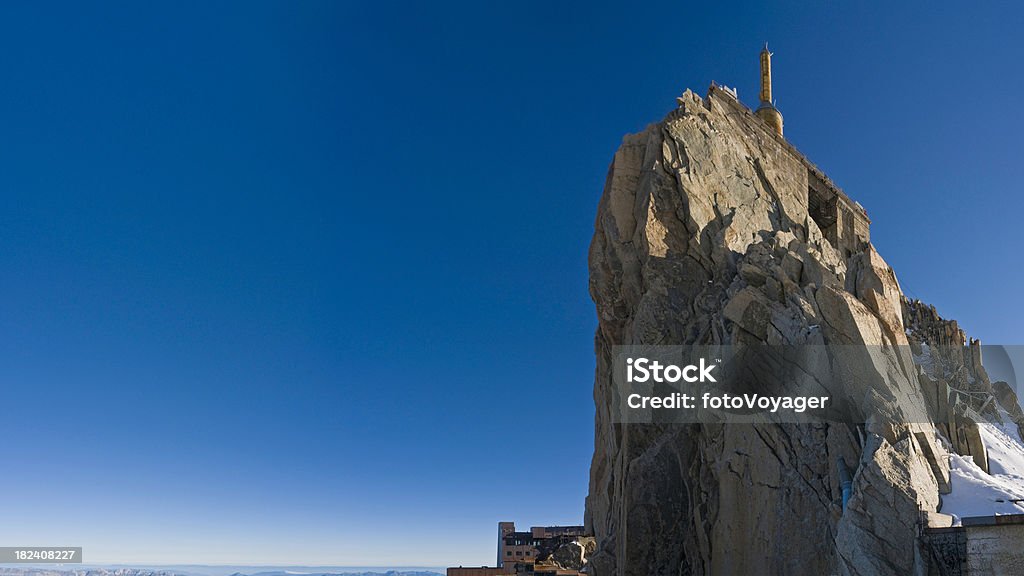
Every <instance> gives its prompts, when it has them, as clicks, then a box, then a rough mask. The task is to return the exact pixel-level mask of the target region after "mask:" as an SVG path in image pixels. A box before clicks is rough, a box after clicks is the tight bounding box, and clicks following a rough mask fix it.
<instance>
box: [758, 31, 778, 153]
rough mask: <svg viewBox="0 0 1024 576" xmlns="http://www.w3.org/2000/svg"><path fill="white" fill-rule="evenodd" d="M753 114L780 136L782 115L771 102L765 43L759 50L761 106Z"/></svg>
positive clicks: (769, 56)
mask: <svg viewBox="0 0 1024 576" xmlns="http://www.w3.org/2000/svg"><path fill="white" fill-rule="evenodd" d="M754 114H756V115H757V117H758V118H760V119H761V120H764V123H765V124H767V125H768V126H769V127H771V129H772V130H774V131H775V132H776V133H778V135H779V136H782V113H781V112H779V111H778V109H777V108H775V102H774V101H773V100H772V53H771V52H769V51H768V43H767V42H765V43H764V48H762V49H761V106H759V107H758V109H757V111H755V112H754Z"/></svg>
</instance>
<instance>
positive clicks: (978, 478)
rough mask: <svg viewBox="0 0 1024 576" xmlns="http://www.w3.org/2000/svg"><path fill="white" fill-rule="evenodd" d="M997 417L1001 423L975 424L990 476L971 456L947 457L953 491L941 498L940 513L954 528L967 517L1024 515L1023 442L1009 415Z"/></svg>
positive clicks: (951, 455)
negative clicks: (952, 517)
mask: <svg viewBox="0 0 1024 576" xmlns="http://www.w3.org/2000/svg"><path fill="white" fill-rule="evenodd" d="M1000 416H1002V417H1003V422H1004V423H1003V424H996V423H991V422H979V423H978V428H979V429H980V431H981V440H982V442H983V443H984V444H985V449H986V450H987V452H988V467H989V471H990V472H991V473H990V474H986V473H985V472H984V471H983V470H982V469H981V468H979V467H978V465H977V464H975V463H974V460H973V459H971V457H970V456H959V455H957V454H950V462H949V464H950V482H951V485H952V492H951V493H949V494H946V495H944V496H943V497H942V510H941V512H942V513H944V514H951V515H953V516H954V517H955V524H956V525H959V524H960V519H961V518H964V517H966V516H993V515H999V514H1024V441H1021V437H1020V433H1019V432H1018V430H1017V425H1016V424H1014V423H1013V420H1011V419H1010V417H1009V414H1006V413H1005V412H1003V413H1002V414H1000Z"/></svg>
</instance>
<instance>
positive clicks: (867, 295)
mask: <svg viewBox="0 0 1024 576" xmlns="http://www.w3.org/2000/svg"><path fill="white" fill-rule="evenodd" d="M823 187H824V188H823ZM822 189H827V191H828V193H829V194H831V196H830V197H829V198H826V199H825V201H823V200H822V198H821V197H817V196H815V194H818V193H820V190H822ZM822 206H825V208H823V207H822ZM826 209H827V210H833V215H832V216H828V214H827V210H826ZM823 214H824V216H823ZM866 223H867V217H866V215H865V214H863V213H862V211H861V209H860V208H859V206H858V205H856V204H855V203H853V202H851V201H850V200H849V199H848V198H846V197H845V195H843V194H842V192H841V191H839V190H838V189H837V188H835V187H834V185H832V184H831V182H829V181H827V178H824V176H823V175H822V174H821V173H820V171H818V170H817V168H815V167H813V166H812V165H811V164H810V163H809V162H807V160H806V159H805V158H804V157H803V156H802V155H800V153H799V152H797V151H796V150H795V149H794V148H793V147H792V146H790V145H789V144H788V143H786V142H785V140H783V139H782V138H781V137H779V136H777V135H775V134H773V133H772V132H771V131H769V130H767V129H766V127H765V125H764V124H763V123H762V122H761V121H760V120H759V119H757V118H755V117H754V116H753V115H752V114H751V113H750V111H749V110H747V109H746V108H745V107H744V106H742V105H741V104H739V103H738V102H736V101H735V99H734V98H733V97H732V96H731V95H730V94H728V93H726V92H723V91H721V90H717V89H715V88H712V90H711V91H710V93H709V95H708V96H707V97H706V98H701V97H699V96H697V95H696V94H693V93H692V92H687V93H686V94H684V95H683V96H682V97H681V98H680V99H679V107H678V109H676V110H674V111H673V112H671V113H670V114H669V115H668V116H667V117H666V118H665V119H664V120H663V121H661V122H659V123H657V124H653V125H651V126H649V127H648V128H647V129H645V130H644V131H643V132H641V133H639V134H635V135H631V136H627V137H626V138H625V140H624V141H623V144H622V146H621V147H620V148H619V150H618V151H617V152H616V154H615V157H614V160H613V162H612V165H611V167H610V169H609V172H608V177H607V181H606V185H605V190H604V194H603V195H602V197H601V201H600V204H599V207H598V214H597V220H596V223H595V233H594V237H593V240H592V243H591V248H590V257H589V264H590V292H591V296H592V298H593V300H594V303H595V305H596V309H597V315H598V319H599V324H598V329H597V333H596V336H595V351H596V356H597V368H596V377H595V387H594V398H595V403H596V406H597V414H596V427H595V447H594V456H593V461H592V465H591V475H590V493H589V496H588V498H587V515H586V524H587V527H588V529H589V530H591V531H592V532H593V534H594V536H595V538H596V545H597V549H596V551H595V552H594V554H593V555H592V556H591V558H590V561H589V568H588V569H589V571H590V573H591V574H595V575H597V576H609V575H637V576H648V575H651V574H837V573H840V574H872V575H875V574H910V573H913V572H914V571H915V570H920V569H922V566H923V564H924V563H925V562H926V561H927V560H926V558H924V555H923V553H922V550H921V547H920V542H919V538H918V534H919V531H920V530H919V528H920V526H919V522H920V519H921V517H922V515H927V513H929V512H936V511H937V510H938V508H939V505H940V494H941V493H942V492H943V491H947V490H948V487H949V471H948V459H947V458H945V448H944V447H943V443H942V442H940V441H939V440H938V437H937V429H936V426H935V425H934V422H935V421H936V417H935V414H936V409H937V408H936V407H937V404H936V402H937V401H935V400H930V399H929V398H927V397H926V394H925V393H924V392H923V391H922V388H921V377H922V375H923V374H924V372H922V370H921V369H920V367H919V366H918V363H917V356H916V355H918V354H919V353H918V352H914V350H913V349H912V342H911V340H910V339H909V338H910V336H908V333H909V334H911V335H913V334H918V336H916V337H915V338H916V340H917V345H918V351H920V350H921V344H922V343H927V342H935V343H938V342H939V341H942V342H946V341H950V342H955V341H956V338H957V337H958V329H955V326H954V329H951V328H949V326H945V325H942V324H940V323H938V322H933V323H931V324H928V323H927V322H922V321H917V320H915V321H914V322H915V324H914V327H913V328H912V329H910V330H909V332H908V326H907V323H906V321H905V319H906V318H907V317H908V316H909V317H910V318H912V319H913V318H917V316H915V314H918V315H921V316H922V317H923V315H925V314H924V311H922V310H920V309H918V308H916V307H910V308H908V307H907V301H906V299H905V298H904V296H903V293H902V291H901V290H900V286H899V283H898V282H897V280H896V276H895V273H894V272H893V270H892V269H891V268H890V267H889V266H888V265H887V264H886V263H885V261H884V259H883V258H882V257H881V255H880V254H879V253H878V252H877V251H876V250H875V248H874V247H873V246H872V245H871V244H870V242H868V237H867V231H866V225H867V224H866ZM908 310H909V312H908ZM915 331H917V332H915ZM758 343H761V344H788V345H799V344H823V345H858V346H864V349H865V350H869V351H870V352H868V353H865V354H864V355H862V356H860V357H858V358H856V359H854V360H855V361H853V360H851V359H842V358H834V359H832V360H833V362H845V363H846V365H845V366H843V368H844V369H846V370H847V371H849V372H850V373H851V374H853V375H854V376H855V378H854V380H855V381H856V382H861V383H863V384H862V385H859V386H853V387H848V388H844V389H833V390H828V391H827V392H828V393H829V394H830V395H831V396H832V397H833V398H835V399H836V401H837V402H840V403H842V404H843V405H844V406H847V407H848V408H849V409H850V410H853V411H855V412H856V413H859V414H862V415H863V420H862V421H861V422H859V423H857V424H834V423H832V424H830V423H820V424H757V425H712V424H691V425H668V424H630V425H623V424H618V423H616V419H615V417H614V414H613V413H612V410H613V408H612V406H613V403H614V402H613V400H614V391H613V390H612V349H613V347H614V346H617V345H637V344H640V345H654V344H722V345H733V346H742V345H748V344H758ZM865 345H866V346H865ZM801 368H802V369H805V370H806V371H807V373H808V374H810V375H811V376H812V377H813V376H814V375H815V371H816V370H822V369H824V368H822V367H820V366H811V365H808V366H802V367H801ZM974 377H975V378H977V376H976V375H975V376H974ZM822 381H824V380H822ZM956 425H957V423H956V422H953V426H954V427H955V426H956ZM939 432H941V430H940V431H939ZM838 457H843V458H844V460H845V461H846V462H848V463H850V465H851V467H852V468H854V469H855V470H854V481H853V495H852V498H851V499H850V501H849V503H848V505H847V508H846V510H845V512H844V511H843V509H842V506H841V504H840V495H841V489H840V484H839V478H838V473H837V471H836V465H835V462H836V460H837V458H838Z"/></svg>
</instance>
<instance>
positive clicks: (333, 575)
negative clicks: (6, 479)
mask: <svg viewBox="0 0 1024 576" xmlns="http://www.w3.org/2000/svg"><path fill="white" fill-rule="evenodd" d="M225 568H240V567H239V566H231V567H223V566H181V567H178V566H174V567H166V568H159V569H156V568H127V567H111V568H97V567H84V566H83V567H81V568H69V567H66V566H36V565H28V566H24V567H17V568H0V576H223V575H225V574H227V575H228V576H443V575H442V574H441V573H440V572H434V571H430V570H385V571H373V570H363V569H362V568H355V569H347V570H346V569H343V568H342V569H339V570H338V571H333V570H332V571H329V572H314V571H302V570H262V569H263V568H266V567H264V566H258V567H253V568H256V569H257V570H258V571H253V572H240V571H232V572H228V573H225V572H224V569H225ZM288 568H300V567H298V566H295V567H292V566H289V567H288ZM351 570H358V571H351Z"/></svg>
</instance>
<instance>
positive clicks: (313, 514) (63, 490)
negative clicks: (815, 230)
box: [0, 2, 1024, 565]
mask: <svg viewBox="0 0 1024 576" xmlns="http://www.w3.org/2000/svg"><path fill="white" fill-rule="evenodd" d="M819 4H820V5H819ZM1022 24H1024V11H1022V9H1021V8H1020V7H1018V6H1014V5H1007V6H1006V7H994V6H990V7H987V8H985V7H980V6H971V7H969V8H968V7H963V8H960V7H957V6H956V5H955V3H948V4H943V3H920V4H910V3H906V4H904V3H900V5H899V6H893V5H891V3H880V4H877V5H875V6H869V5H867V4H866V3H857V5H855V6H847V7H835V6H832V7H825V6H824V3H813V4H808V5H804V6H799V5H796V4H789V3H778V2H772V3H765V4H763V5H753V4H751V5H740V4H733V5H721V6H716V5H715V3H707V2H701V3H693V4H684V3H681V2H661V3H649V4H645V5H642V6H641V5H636V4H635V3H634V4H626V3H622V4H617V5H616V4H608V3H588V4H570V3H553V2H535V3H534V2H516V3H490V2H465V3H445V4H439V3H422V2H415V3H413V2H410V3H404V4H399V3H391V2H363V3H355V2H323V3H322V2H303V3H287V4H286V3H266V2H244V3H226V2H224V3H214V4H208V3H173V4H171V3H165V4H153V3H142V4H140V3H131V2H124V3H103V4H99V5H95V6H91V7H83V6H81V5H78V4H74V3H67V4H51V3H31V4H22V5H14V4H10V5H5V6H4V7H3V8H2V9H0V74H2V75H3V82H2V88H0V168H2V172H0V174H2V176H0V270H2V272H0V279H2V281H0V366H3V370H2V373H0V379H2V381H0V390H2V392H3V398H4V400H5V402H6V405H7V409H6V410H5V411H4V416H3V418H0V437H2V438H4V447H5V452H6V454H5V466H4V469H3V471H2V473H0V490H2V492H3V493H4V494H5V495H7V498H6V499H5V504H4V514H3V515H4V518H5V522H3V523H0V542H2V543H10V544H32V545H47V544H60V545H82V546H84V547H85V554H86V559H87V561H95V562H114V561H119V562H167V563H181V562H205V563H213V562H223V563H241V562H252V563H281V564H284V563H287V564H318V563H319V564H350V565H383V564H391V565H397V564H428V565H447V564H465V565H472V564H482V563H487V562H491V561H492V559H493V550H494V541H495V533H496V526H495V523H496V522H497V521H498V520H503V519H510V520H515V521H517V522H519V523H520V524H522V525H529V524H554V523H576V522H581V521H582V514H583V498H584V496H585V493H586V486H587V474H588V466H589V459H590V453H591V450H592V446H593V401H592V397H591V388H592V375H593V357H592V354H593V330H594V328H595V318H594V313H593V308H592V304H591V302H590V300H589V296H588V294H587V276H586V253H587V245H588V243H589V240H590V236H591V233H592V229H593V220H594V213H595V209H596V204H597V200H598V197H599V194H600V192H601V188H602V185H603V182H604V178H605V174H606V171H607V167H608V162H609V160H610V159H611V156H612V154H613V152H614V150H615V148H616V147H617V145H618V143H619V142H620V141H621V137H622V135H623V134H625V133H628V132H635V131H638V130H640V129H642V128H643V127H644V126H645V125H646V124H647V123H649V122H652V121H656V120H659V119H661V118H662V117H663V116H664V115H665V114H666V113H667V112H668V111H669V110H670V109H671V108H672V107H673V103H674V98H675V96H676V95H678V94H679V93H680V92H681V91H682V90H683V89H685V88H692V89H694V90H696V91H698V92H702V93H703V91H704V90H706V88H707V86H708V84H709V83H710V81H711V80H717V81H718V82H720V83H725V84H728V85H730V86H737V87H738V88H739V93H740V97H741V99H742V100H744V101H745V102H746V103H748V105H753V104H755V102H754V100H755V98H756V82H757V52H758V50H759V49H760V47H761V45H762V44H763V42H764V41H765V40H768V41H769V42H770V44H771V47H772V50H773V52H774V53H775V59H774V76H775V96H776V98H777V100H778V105H779V107H780V109H781V110H782V112H783V113H784V114H785V118H786V135H787V137H788V138H789V139H790V141H791V142H793V143H794V144H795V145H796V146H797V147H799V148H800V149H801V150H803V151H804V152H805V153H806V154H807V155H808V156H809V157H810V158H811V159H812V160H813V161H814V162H815V163H817V164H818V165H819V166H821V167H822V168H823V169H824V170H825V171H826V172H828V173H829V174H830V175H831V176H832V177H833V179H834V180H835V181H836V182H837V183H839V185H840V186H842V187H843V188H844V189H845V190H846V191H847V192H848V193H849V194H850V195H851V196H852V197H853V198H855V199H857V200H859V201H860V202H861V203H862V204H863V205H864V206H865V207H866V208H867V210H868V212H869V214H870V216H871V217H872V219H873V220H874V224H873V227H872V237H873V239H874V241H875V244H876V245H877V247H878V248H879V250H880V251H881V253H882V254H883V255H884V256H885V257H886V259H887V260H888V261H889V263H890V264H891V265H893V266H894V267H895V268H896V270H897V273H898V275H899V278H900V281H901V282H902V285H903V287H904V289H905V291H906V292H907V293H908V294H910V295H912V296H915V297H920V298H922V299H925V300H927V301H929V302H931V303H933V304H935V305H936V306H937V307H938V309H939V311H940V313H942V314H944V315H946V316H948V317H954V318H957V319H958V320H959V321H960V323H961V325H962V326H963V327H965V328H966V329H967V330H968V331H969V332H970V333H971V334H972V335H974V336H977V337H980V338H982V339H983V340H984V341H986V342H988V343H1005V344H1015V343H1020V341H1021V339H1020V328H1019V323H1020V321H1021V318H1022V317H1024V310H1022V307H1024V304H1022V301H1021V299H1020V298H1019V287H1020V285H1021V283H1022V281H1024V278H1022V276H1024V273H1022V271H1021V267H1020V266H1019V262H1020V256H1019V250H1020V248H1019V242H1018V239H1019V236H1020V234H1019V229H1020V218H1021V216H1020V215H1021V213H1022V208H1024V200H1022V190H1021V188H1022V185H1021V163H1020V152H1021V145H1020V135H1021V134H1024V116H1022V115H1024V112H1022V110H1021V106H1020V95H1021V94H1022V93H1024V70H1022V67H1021V64H1020V61H1019V55H1020V42H1019V30H1020V29H1021V28H1022ZM211 545H212V546H211Z"/></svg>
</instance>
